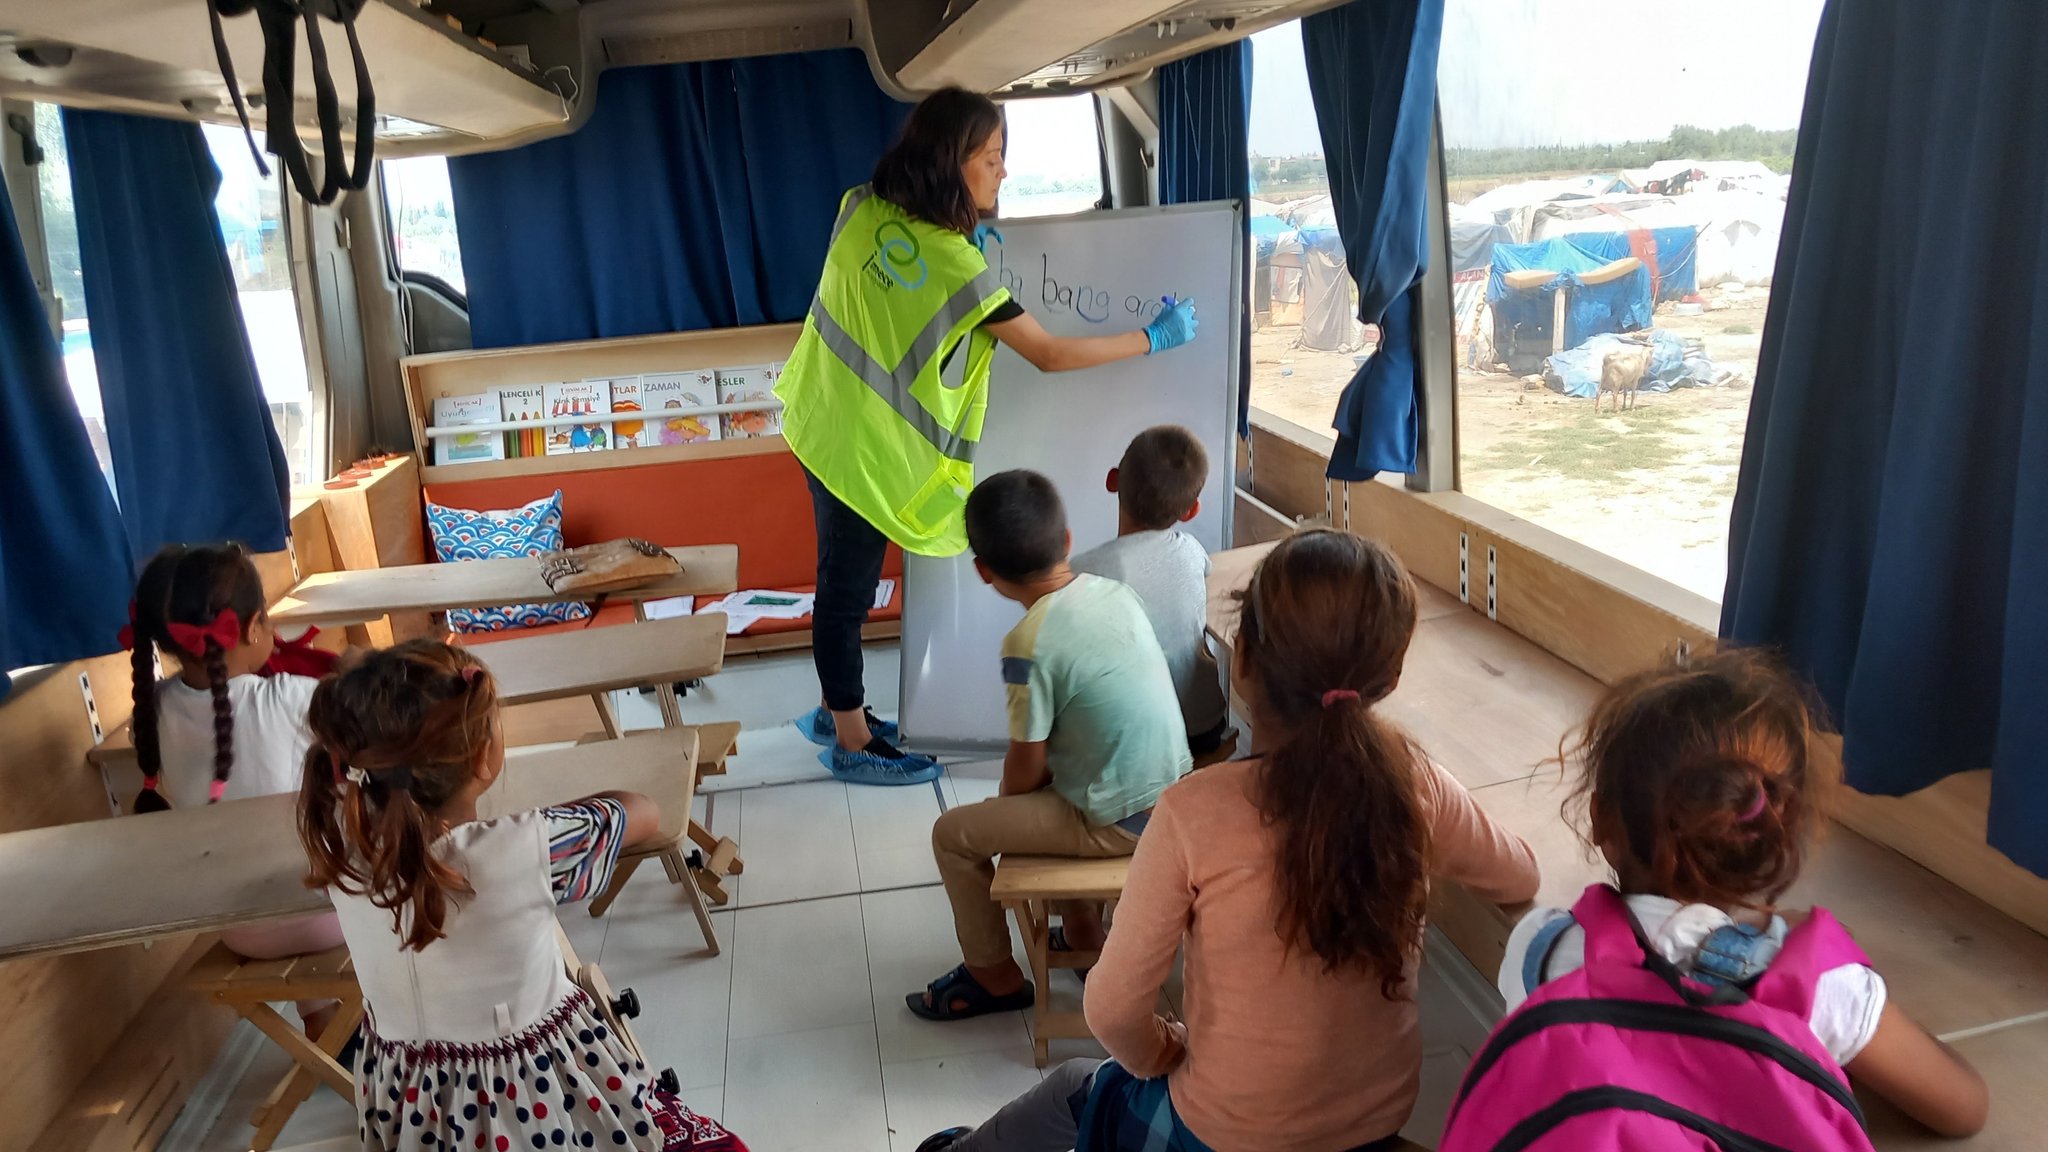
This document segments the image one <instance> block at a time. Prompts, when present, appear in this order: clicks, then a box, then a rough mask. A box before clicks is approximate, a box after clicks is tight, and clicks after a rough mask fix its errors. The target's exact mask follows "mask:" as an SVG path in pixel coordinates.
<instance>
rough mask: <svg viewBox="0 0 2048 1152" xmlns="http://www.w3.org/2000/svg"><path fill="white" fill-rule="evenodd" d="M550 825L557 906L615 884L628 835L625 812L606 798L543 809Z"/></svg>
mask: <svg viewBox="0 0 2048 1152" xmlns="http://www.w3.org/2000/svg"><path fill="white" fill-rule="evenodd" d="M541 817H542V818H543V819H545V820H546V821H547V825H548V883H549V885H550V886H551V887H553V888H554V891H555V903H557V904H573V903H575V902H576V901H578V900H588V899H590V898H591V897H592V896H595V895H597V894H598V893H600V892H602V891H604V890H605V886H606V885H608V884H610V883H611V882H612V870H613V869H614V868H615V867H617V866H618V863H619V846H620V844H621V843H622V841H623V840H624V838H625V834H626V809H625V806H624V805H622V804H620V803H619V802H618V801H617V800H608V799H603V798H597V799H591V800H582V801H578V802H577V803H574V804H564V805H562V806H561V807H559V808H543V809H541Z"/></svg>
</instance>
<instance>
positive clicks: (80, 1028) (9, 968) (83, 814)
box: [0, 653, 218, 1148]
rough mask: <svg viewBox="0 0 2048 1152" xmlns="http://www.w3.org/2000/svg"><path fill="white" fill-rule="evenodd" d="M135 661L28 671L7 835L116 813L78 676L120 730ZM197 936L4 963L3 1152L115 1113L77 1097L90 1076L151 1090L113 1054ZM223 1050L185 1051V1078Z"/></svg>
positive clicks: (17, 703) (0, 805) (2, 777)
mask: <svg viewBox="0 0 2048 1152" xmlns="http://www.w3.org/2000/svg"><path fill="white" fill-rule="evenodd" d="M128 668H129V664H128V656H127V655H126V654H125V653H122V654H118V655H110V656H102V657H96V658H94V659H92V660H86V661H80V662H78V663H75V664H68V665H64V666H61V667H58V668H54V669H50V670H47V671H45V672H42V673H38V674H31V675H30V676H26V677H23V678H22V679H21V681H20V682H19V683H17V685H16V686H15V689H14V691H13V693H12V694H10V695H9V696H8V698H7V699H6V700H5V701H4V702H0V749H4V750H5V754H4V755H0V832H13V831H19V830H23V829H28V828H42V827H47V826H50V825H53V824H68V823H74V822H77V821H82V820H99V819H104V818H106V817H107V816H108V815H109V813H110V808H109V798H108V792H107V785H106V782H105V781H104V779H103V778H102V777H101V776H100V773H99V771H98V770H97V769H95V768H92V767H91V766H89V765H88V764H87V763H86V760H85V752H86V749H87V748H89V747H91V746H92V729H91V726H90V723H89V721H88V720H87V717H86V711H85V701H84V697H83V696H82V695H81V693H80V691H79V685H78V677H79V674H80V673H81V672H84V673H85V674H86V675H87V676H88V677H89V678H90V680H91V682H92V685H93V695H94V698H95V700H96V701H97V703H98V707H99V712H100V722H101V724H102V726H103V727H104V728H109V729H110V728H112V727H114V726H116V725H118V724H121V723H122V722H124V721H126V720H127V719H128V716H129V714H130V712H131V711H132V706H131V703H130V701H131V699H132V682H131V680H130V677H129V672H128ZM129 790H130V791H132V790H133V787H132V782H131V785H130V788H129ZM108 831H109V832H110V833H111V832H113V831H114V830H113V829H112V828H109V829H108ZM185 943H186V941H185V940H182V939H179V940H167V941H162V942H159V943H158V944H157V945H156V946H154V947H152V948H148V949H144V948H141V947H134V948H118V949H109V950H105V951H100V952H91V953H85V954H82V955H76V956H65V957H58V958H52V959H48V960H24V961H16V962H14V963H9V964H4V965H0V1052H4V1053H6V1054H7V1055H6V1056H5V1057H4V1058H0V1148H44V1147H52V1146H57V1145H56V1144H54V1143H52V1141H53V1140H54V1139H56V1138H58V1137H61V1138H62V1139H63V1140H67V1141H68V1140H71V1139H73V1138H74V1137H76V1136H79V1135H82V1134H86V1133H87V1132H88V1130H91V1131H94V1132H96V1131H97V1130H98V1126H100V1125H102V1124H103V1123H104V1122H105V1121H106V1120H107V1119H108V1118H107V1117H105V1116H100V1115H91V1116H89V1115H85V1114H83V1113H78V1112H75V1111H73V1110H72V1107H71V1103H70V1102H71V1101H72V1100H73V1098H74V1096H75V1094H76V1093H77V1092H78V1091H79V1089H80V1088H81V1086H83V1085H85V1084H87V1083H88V1082H91V1083H93V1084H95V1085H97V1086H98V1087H99V1088H101V1089H102V1090H104V1091H107V1092H114V1093H124V1094H126V1096H127V1098H132V1099H138V1100H139V1099H142V1098H143V1097H144V1096H145V1095H146V1089H147V1087H148V1084H147V1082H146V1077H145V1076H144V1075H143V1074H142V1073H141V1071H140V1070H133V1071H134V1075H132V1076H130V1075H125V1074H121V1073H119V1072H118V1071H117V1072H115V1073H112V1074H110V1073H108V1072H106V1071H105V1069H104V1066H103V1061H106V1059H107V1058H108V1056H109V1054H110V1053H116V1052H118V1051H119V1049H120V1048H121V1046H122V1045H121V1043H120V1041H121V1037H122V1034H123V1032H124V1030H126V1029H127V1028H128V1027H129V1026H130V1024H131V1023H132V1022H133V1021H134V1020H135V1018H136V1016H137V1014H138V1013H139V1012H141V1011H142V1009H143V1006H144V1005H145V1004H146V1003H148V1002H149V1001H150V1000H151V999H152V997H154V996H156V994H157V991H158V989H159V987H160V986H161V985H162V984H163V982H164V980H165V978H166V977H167V976H168V975H169V973H170V971H171V969H172V967H173V966H174V965H175V964H176V963H177V961H178V960H179V958H180V956H181V954H182V952H183V948H184V945H185ZM204 1008H205V1006H204V1005H203V1004H200V1003H198V1002H196V1001H187V1000H184V999H183V998H179V999H178V1006H177V1007H176V1009H175V1010H174V1011H173V1012H172V1013H171V1014H170V1015H169V1016H167V1017H166V1018H165V1019H164V1021H163V1023H162V1026H163V1027H165V1028H170V1029H200V1028H201V1027H202V1025H203V1017H204ZM202 1039H203V1037H202ZM217 1048H218V1041H217V1040H216V1041H215V1043H214V1044H213V1045H212V1046H211V1047H209V1046H207V1045H206V1044H204V1043H202V1044H199V1045H198V1046H197V1047H196V1048H195V1049H194V1050H193V1051H192V1052H190V1053H189V1054H188V1055H186V1056H181V1057H179V1063H178V1068H177V1071H178V1073H179V1074H180V1075H187V1074H189V1075H191V1076H197V1075H199V1074H200V1073H203V1072H204V1070H205V1069H206V1067H207V1066H208V1065H210V1064H211V1063H212V1060H213V1056H214V1053H215V1051H217ZM96 1069H97V1070H96ZM152 1074H153V1073H152ZM66 1146H68V1145H66ZM131 1147H132V1145H131Z"/></svg>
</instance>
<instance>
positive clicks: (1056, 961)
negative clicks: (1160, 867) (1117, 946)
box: [989, 856, 1131, 1068]
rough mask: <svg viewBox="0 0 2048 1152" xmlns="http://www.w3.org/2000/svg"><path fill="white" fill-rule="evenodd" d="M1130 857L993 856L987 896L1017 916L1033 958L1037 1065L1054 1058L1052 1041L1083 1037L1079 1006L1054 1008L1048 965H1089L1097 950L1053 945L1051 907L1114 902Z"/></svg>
mask: <svg viewBox="0 0 2048 1152" xmlns="http://www.w3.org/2000/svg"><path fill="white" fill-rule="evenodd" d="M1130 870H1131V858H1130V857H1128V856H1112V857H1109V858H1108V859H1103V860H1083V859H1077V858H1075V857H1071V856H1005V857H1003V858H1002V859H1001V860H999V861H997V862H996V878H995V882H994V883H993V884H991V885H990V886H989V897H990V899H993V900H995V901H997V902H998V903H1000V904H1002V906H1003V907H1005V908H1007V909H1009V910H1010V912H1011V914H1012V915H1014V916H1016V918H1017V930H1018V932H1020V933H1022V934H1023V936H1024V952H1025V954H1026V955H1027V956H1028V957H1029V958H1030V961H1031V979H1032V982H1033V983H1034V984H1035V985H1036V994H1035V998H1036V1003H1034V1004H1033V1005H1032V1009H1031V1049H1032V1055H1033V1058H1034V1059H1035V1060H1036V1061H1037V1062H1038V1066H1039V1067H1040V1068H1043V1067H1045V1066H1046V1064H1047V1063H1048V1062H1049V1061H1050V1060H1051V1059H1052V1051H1051V1041H1054V1040H1086V1039H1089V1038H1090V1037H1091V1036H1092V1035H1093V1034H1092V1033H1090V1032H1089V1031H1088V1020H1087V1018H1086V1017H1085V1016H1083V1015H1082V1014H1081V1013H1079V1012H1055V1011H1053V1010H1052V980H1051V976H1052V970H1053V969H1055V968H1089V967H1092V966H1093V965H1094V964H1095V962H1096V961H1097V960H1099V959H1101V958H1102V953H1101V952H1099V951H1087V952H1083V951H1056V950H1054V949H1053V947H1052V914H1053V908H1054V907H1055V906H1056V905H1058V904H1059V903H1061V902H1062V901H1091V900H1093V901H1102V902H1104V903H1113V902H1115V901H1116V899H1117V898H1118V897H1120V896H1122V895H1123V893H1124V877H1125V876H1126V875H1128V874H1129V873H1130Z"/></svg>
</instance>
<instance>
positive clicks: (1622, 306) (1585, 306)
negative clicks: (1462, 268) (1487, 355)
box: [1486, 233, 1655, 372]
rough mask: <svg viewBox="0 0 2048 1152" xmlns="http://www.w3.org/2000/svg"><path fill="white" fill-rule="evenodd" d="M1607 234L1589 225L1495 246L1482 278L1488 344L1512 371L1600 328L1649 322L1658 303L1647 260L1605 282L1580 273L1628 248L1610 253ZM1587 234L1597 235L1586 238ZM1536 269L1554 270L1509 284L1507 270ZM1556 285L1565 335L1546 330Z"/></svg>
mask: <svg viewBox="0 0 2048 1152" xmlns="http://www.w3.org/2000/svg"><path fill="white" fill-rule="evenodd" d="M1604 239H1605V238H1604V236H1602V235H1601V234H1598V233H1594V234H1591V235H1581V236H1564V237H1558V238H1557V239H1553V240H1539V241H1537V242H1535V243H1533V244H1495V245H1494V246H1493V266H1492V270H1491V273H1490V274H1489V276H1488V278H1487V284H1486V302H1487V304H1488V305H1490V306H1491V307H1492V309H1493V344H1494V347H1495V348H1496V349H1498V350H1499V353H1500V354H1501V355H1502V356H1503V358H1505V359H1506V360H1507V361H1508V364H1509V366H1510V368H1512V369H1513V370H1514V371H1516V372H1527V371H1529V370H1530V369H1531V368H1532V367H1533V366H1534V364H1535V363H1536V362H1538V361H1540V360H1541V358H1542V357H1543V356H1546V355H1548V354H1549V353H1550V351H1551V350H1552V349H1557V348H1574V347H1577V346H1578V345H1580V344H1583V343H1585V342H1586V340H1587V339H1588V338H1589V337H1592V336H1595V335H1598V334H1600V333H1603V332H1634V331H1638V330H1640V329H1643V328H1648V327H1649V326H1650V325H1651V323H1652V319H1651V317H1652V313H1653V310H1654V306H1655V305H1654V300H1653V298H1652V296H1651V289H1650V270H1649V267H1648V266H1647V265H1643V266H1639V267H1637V268H1636V269H1635V270H1634V271H1632V272H1630V273H1628V274H1627V275H1624V276H1621V277H1618V278H1616V279H1613V280H1609V281H1607V282H1606V283H1603V284H1587V283H1586V282H1585V281H1584V280H1583V279H1582V278H1583V277H1584V276H1585V275H1586V274H1588V273H1592V272H1597V271H1599V270H1600V269H1602V268H1605V267H1606V266H1607V265H1609V264H1611V263H1613V262H1614V261H1615V260H1618V259H1620V258H1622V257H1624V256H1627V255H1629V252H1628V250H1627V248H1626V247H1625V246H1624V247H1623V248H1622V249H1621V250H1620V251H1619V252H1618V253H1616V254H1612V255H1610V254H1608V253H1609V252H1612V251H1613V249H1612V246H1611V245H1610V244H1607V243H1604V242H1602V241H1604ZM1589 240H1590V241H1594V243H1593V244H1587V243H1586V241H1589ZM1624 243H1625V241H1624ZM1535 269H1541V270H1543V271H1548V272H1555V273H1557V275H1556V276H1555V277H1553V278H1552V279H1550V280H1548V281H1546V282H1544V283H1543V284H1540V285H1538V286H1536V287H1534V288H1511V287H1509V286H1508V282H1507V276H1508V274H1509V273H1511V272H1522V271H1529V270H1535ZM1559 292H1564V293H1565V313H1564V326H1565V330H1564V335H1563V338H1562V339H1556V338H1554V337H1553V334H1552V331H1551V325H1552V318H1553V312H1554V309H1555V305H1556V296H1557V293H1559Z"/></svg>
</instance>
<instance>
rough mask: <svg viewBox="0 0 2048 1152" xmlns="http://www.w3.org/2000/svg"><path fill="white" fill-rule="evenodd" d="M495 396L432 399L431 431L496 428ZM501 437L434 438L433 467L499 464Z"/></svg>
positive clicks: (495, 434)
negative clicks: (470, 426)
mask: <svg viewBox="0 0 2048 1152" xmlns="http://www.w3.org/2000/svg"><path fill="white" fill-rule="evenodd" d="M497 422H498V394H497V393H496V392H478V393H475V394H473V395H469V396H436V397H435V398H434V427H436V428H454V427H458V426H460V425H463V424H496V423H497ZM504 458H505V437H504V435H503V434H502V433H498V432H464V433H461V434H460V435H456V436H436V437H434V463H436V464H470V463H474V462H475V461H478V460H503V459H504Z"/></svg>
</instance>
